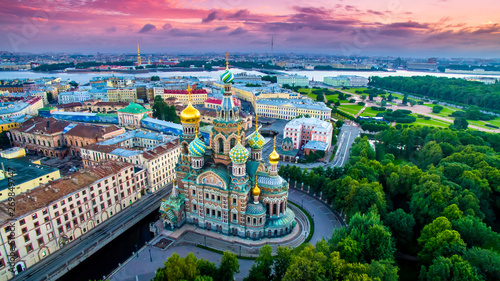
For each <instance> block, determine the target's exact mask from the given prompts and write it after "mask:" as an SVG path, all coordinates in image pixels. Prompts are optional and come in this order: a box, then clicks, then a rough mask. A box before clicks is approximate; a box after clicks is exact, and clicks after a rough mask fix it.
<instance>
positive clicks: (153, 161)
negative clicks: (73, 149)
mask: <svg viewBox="0 0 500 281" xmlns="http://www.w3.org/2000/svg"><path fill="white" fill-rule="evenodd" d="M179 153H180V151H179V146H178V139H177V138H171V137H167V136H163V135H161V134H157V133H152V132H145V131H129V132H127V133H125V134H123V135H120V136H118V137H116V138H113V139H110V140H107V141H104V142H101V143H98V144H91V145H88V146H86V147H83V148H82V149H81V156H82V161H83V166H84V167H91V166H95V165H98V164H99V163H100V162H103V161H109V160H111V161H119V162H124V163H132V164H134V165H135V166H136V167H140V168H143V169H144V170H145V171H146V176H147V183H148V190H149V191H151V192H155V191H157V190H158V189H160V188H162V187H163V186H165V185H166V184H167V183H169V182H170V181H172V179H173V178H174V169H175V165H176V164H177V161H178V157H179Z"/></svg>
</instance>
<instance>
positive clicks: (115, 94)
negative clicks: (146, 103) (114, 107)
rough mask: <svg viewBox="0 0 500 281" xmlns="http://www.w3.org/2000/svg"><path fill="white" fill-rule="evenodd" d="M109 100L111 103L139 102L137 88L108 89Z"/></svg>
mask: <svg viewBox="0 0 500 281" xmlns="http://www.w3.org/2000/svg"><path fill="white" fill-rule="evenodd" d="M108 99H109V101H110V102H118V101H121V102H137V90H136V89H135V88H132V87H129V88H108Z"/></svg>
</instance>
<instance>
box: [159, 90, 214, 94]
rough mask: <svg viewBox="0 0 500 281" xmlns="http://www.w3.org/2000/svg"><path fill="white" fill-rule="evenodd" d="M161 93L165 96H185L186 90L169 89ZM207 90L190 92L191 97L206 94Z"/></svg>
mask: <svg viewBox="0 0 500 281" xmlns="http://www.w3.org/2000/svg"><path fill="white" fill-rule="evenodd" d="M163 93H165V94H183V95H187V91H186V90H171V89H164V91H163ZM206 93H207V90H205V89H195V90H192V91H191V94H192V95H200V94H206Z"/></svg>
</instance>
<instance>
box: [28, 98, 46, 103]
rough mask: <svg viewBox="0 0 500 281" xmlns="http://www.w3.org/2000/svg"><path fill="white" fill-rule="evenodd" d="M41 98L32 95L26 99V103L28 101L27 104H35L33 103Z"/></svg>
mask: <svg viewBox="0 0 500 281" xmlns="http://www.w3.org/2000/svg"><path fill="white" fill-rule="evenodd" d="M41 99H42V98H40V97H33V98H31V99H29V100H27V101H26V103H28V104H35V103H37V102H38V101H39V100H41Z"/></svg>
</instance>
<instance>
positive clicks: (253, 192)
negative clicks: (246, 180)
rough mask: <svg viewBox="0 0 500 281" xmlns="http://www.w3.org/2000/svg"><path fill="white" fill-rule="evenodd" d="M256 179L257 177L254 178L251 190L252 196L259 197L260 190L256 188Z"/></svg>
mask: <svg viewBox="0 0 500 281" xmlns="http://www.w3.org/2000/svg"><path fill="white" fill-rule="evenodd" d="M257 179H258V177H257V176H255V186H254V188H253V189H252V194H253V196H259V195H260V188H259V187H258V186H257Z"/></svg>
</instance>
